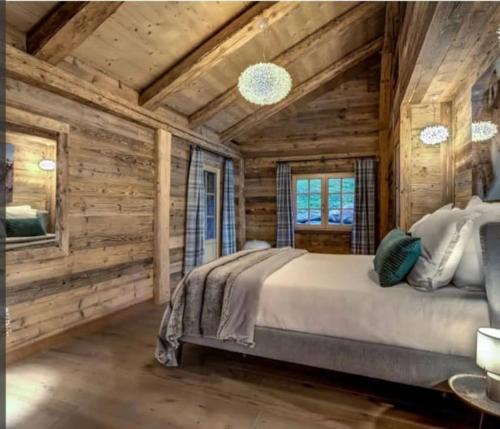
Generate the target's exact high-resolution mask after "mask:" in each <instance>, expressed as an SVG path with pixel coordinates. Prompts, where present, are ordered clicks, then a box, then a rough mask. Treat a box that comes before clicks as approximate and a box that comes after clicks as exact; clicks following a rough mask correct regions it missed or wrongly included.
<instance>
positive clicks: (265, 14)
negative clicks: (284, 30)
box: [139, 2, 300, 110]
mask: <svg viewBox="0 0 500 429" xmlns="http://www.w3.org/2000/svg"><path fill="white" fill-rule="evenodd" d="M299 4H300V3H299V2H275V3H268V2H258V3H257V4H256V5H254V6H252V7H250V8H249V9H247V10H246V11H245V12H244V13H243V14H241V15H240V16H238V17H237V18H236V19H234V20H233V21H231V22H230V23H229V24H228V25H227V26H225V27H224V28H222V30H220V31H219V32H218V33H217V34H215V36H213V37H211V38H210V39H208V40H207V41H206V42H205V43H203V44H202V45H201V46H199V47H198V48H197V49H195V50H194V51H193V52H192V53H191V54H190V55H188V56H187V57H186V58H185V59H184V60H182V61H181V62H180V63H178V64H177V65H176V66H174V67H173V68H171V69H169V70H167V71H166V72H165V73H164V74H163V75H162V76H160V77H159V78H158V79H157V80H156V81H155V82H153V83H152V84H151V85H149V86H148V87H146V88H145V89H144V90H143V91H142V93H141V96H140V98H139V102H140V104H141V106H144V107H146V108H148V109H151V110H155V109H157V108H158V107H159V106H160V105H161V104H162V102H163V100H165V98H166V97H168V96H169V95H171V94H173V93H175V92H178V91H180V90H181V89H183V88H185V87H186V85H187V84H188V83H189V82H191V81H193V80H194V79H196V78H197V77H198V76H200V75H201V74H202V73H204V72H205V71H207V70H209V69H211V68H212V67H214V66H215V65H216V64H218V63H219V62H220V61H222V60H223V59H224V58H226V57H227V56H229V55H231V54H233V53H234V52H236V51H237V50H238V49H239V48H241V47H242V46H243V45H245V44H246V43H248V42H249V41H250V40H252V39H253V38H254V37H255V36H257V35H258V34H260V33H261V32H262V29H261V28H259V24H260V23H261V22H263V20H265V21H267V25H269V26H271V25H273V24H274V23H275V22H277V21H279V20H280V19H281V18H283V17H284V16H285V15H286V14H288V13H289V12H290V11H291V10H293V9H295V8H296V7H298V6H299Z"/></svg>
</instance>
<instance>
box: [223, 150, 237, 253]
mask: <svg viewBox="0 0 500 429" xmlns="http://www.w3.org/2000/svg"><path fill="white" fill-rule="evenodd" d="M223 198H224V202H223V206H222V210H223V211H222V256H226V255H230V254H231V253H235V252H236V222H235V217H234V170H233V160H232V159H226V160H225V162H224V195H223Z"/></svg>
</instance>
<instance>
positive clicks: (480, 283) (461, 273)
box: [453, 197, 500, 290]
mask: <svg viewBox="0 0 500 429" xmlns="http://www.w3.org/2000/svg"><path fill="white" fill-rule="evenodd" d="M473 198H474V197H473ZM477 198H479V197H477ZM479 200H480V199H479ZM471 202H472V200H471ZM469 207H470V208H469ZM467 210H468V211H470V212H471V213H473V214H478V215H479V216H478V217H475V218H474V220H473V222H474V224H473V227H472V234H471V236H470V238H469V240H468V242H467V244H466V246H465V251H464V254H463V255H462V259H461V260H460V263H459V264H458V268H457V271H456V273H455V277H453V284H454V285H455V286H457V287H459V288H463V289H471V290H484V266H483V251H482V249H481V238H480V234H479V232H480V228H481V225H484V224H485V223H489V222H499V221H500V204H488V203H483V202H480V203H478V204H473V205H472V206H471V205H470V202H469V204H468V205H467Z"/></svg>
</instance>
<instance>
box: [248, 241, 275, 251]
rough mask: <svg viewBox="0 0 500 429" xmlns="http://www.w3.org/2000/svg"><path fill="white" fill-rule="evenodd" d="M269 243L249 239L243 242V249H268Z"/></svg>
mask: <svg viewBox="0 0 500 429" xmlns="http://www.w3.org/2000/svg"><path fill="white" fill-rule="evenodd" d="M270 248H271V245H270V244H269V243H268V242H267V241H261V240H250V241H247V242H246V243H245V245H244V246H243V250H256V249H270Z"/></svg>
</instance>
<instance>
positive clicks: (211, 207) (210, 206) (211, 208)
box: [207, 195, 215, 216]
mask: <svg viewBox="0 0 500 429" xmlns="http://www.w3.org/2000/svg"><path fill="white" fill-rule="evenodd" d="M207 216H215V195H207Z"/></svg>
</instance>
